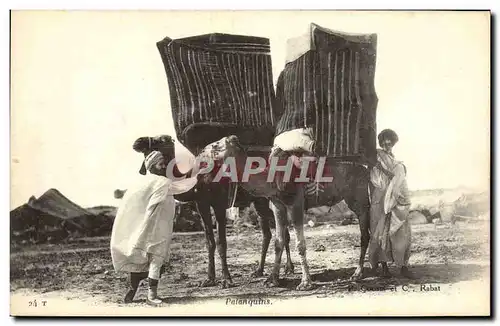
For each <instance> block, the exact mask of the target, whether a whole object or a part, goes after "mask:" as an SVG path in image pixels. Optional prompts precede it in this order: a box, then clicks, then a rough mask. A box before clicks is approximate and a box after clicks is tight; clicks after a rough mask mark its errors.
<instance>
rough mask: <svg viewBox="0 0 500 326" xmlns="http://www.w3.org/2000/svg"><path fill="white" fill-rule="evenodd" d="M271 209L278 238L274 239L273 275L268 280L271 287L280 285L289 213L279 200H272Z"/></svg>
mask: <svg viewBox="0 0 500 326" xmlns="http://www.w3.org/2000/svg"><path fill="white" fill-rule="evenodd" d="M270 206H271V210H272V211H273V213H274V218H275V221H276V239H275V240H274V253H275V256H274V265H273V271H272V272H271V275H270V276H269V278H268V279H267V280H266V284H267V285H268V286H270V287H274V286H279V275H280V267H281V255H282V254H283V249H284V247H285V233H286V229H287V213H286V206H285V205H283V204H282V203H280V202H279V201H276V202H273V201H272V202H271V205H270Z"/></svg>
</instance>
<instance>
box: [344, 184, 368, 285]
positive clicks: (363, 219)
mask: <svg viewBox="0 0 500 326" xmlns="http://www.w3.org/2000/svg"><path fill="white" fill-rule="evenodd" d="M357 197H358V198H354V199H351V200H348V201H347V205H348V206H349V208H350V209H351V210H352V211H353V212H354V213H355V214H356V216H357V217H358V220H359V230H360V232H361V250H360V253H359V261H358V266H357V267H356V270H355V271H354V274H352V276H351V279H352V280H360V279H362V278H363V266H364V264H365V255H366V251H367V249H368V243H369V242H370V202H369V199H368V193H367V192H366V193H362V192H360V193H359V194H358V196H357Z"/></svg>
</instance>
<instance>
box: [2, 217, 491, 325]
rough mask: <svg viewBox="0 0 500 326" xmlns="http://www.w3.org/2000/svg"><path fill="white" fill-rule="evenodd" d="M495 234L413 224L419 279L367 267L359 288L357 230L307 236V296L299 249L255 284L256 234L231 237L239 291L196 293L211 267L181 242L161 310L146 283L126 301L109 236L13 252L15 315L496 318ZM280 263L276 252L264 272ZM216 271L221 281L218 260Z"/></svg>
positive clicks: (199, 241) (194, 239) (476, 226)
mask: <svg viewBox="0 0 500 326" xmlns="http://www.w3.org/2000/svg"><path fill="white" fill-rule="evenodd" d="M489 226H490V225H489V222H488V221H480V222H475V223H457V224H455V225H450V224H445V225H437V226H436V225H434V224H426V225H414V226H412V238H413V242H412V257H411V259H410V263H411V271H412V272H413V273H414V276H415V277H414V278H413V279H407V278H403V277H400V276H398V270H397V269H395V268H394V267H392V268H391V272H392V273H393V275H394V277H393V278H391V279H384V278H381V277H379V276H378V275H371V274H370V272H369V270H368V268H366V271H365V273H366V275H367V277H366V278H364V279H363V280H361V281H358V282H352V281H350V280H349V277H350V276H351V274H352V273H353V272H354V267H355V265H356V261H357V257H358V255H359V249H360V248H359V229H358V226H357V225H350V226H339V225H330V226H320V227H315V228H306V240H307V245H308V261H309V264H310V267H311V275H312V279H313V282H314V288H313V289H312V290H310V291H297V290H295V287H296V286H297V285H298V284H299V282H300V263H299V259H298V254H297V253H296V251H295V249H294V248H293V249H292V259H293V262H294V264H295V274H294V275H291V276H286V277H285V276H282V282H281V286H280V287H277V288H266V287H265V286H264V280H265V277H262V278H252V277H251V276H250V274H251V273H252V271H254V269H255V268H256V266H257V262H258V259H259V256H260V241H261V236H260V232H259V231H257V230H246V231H244V232H241V233H238V234H237V233H235V232H233V231H229V233H228V264H229V269H230V272H231V273H232V277H233V282H234V284H235V287H232V288H229V289H222V288H220V287H219V286H215V287H207V288H202V287H199V286H198V285H199V283H200V282H201V281H203V279H204V278H205V277H206V271H207V261H208V257H207V252H206V248H205V239H204V234H203V233H182V234H175V236H174V246H173V250H172V260H171V265H170V266H169V269H168V271H167V273H165V274H164V275H163V277H162V279H161V280H160V287H159V295H160V297H162V298H163V299H164V303H163V304H162V306H161V307H149V306H147V305H146V303H145V296H146V286H145V284H143V285H142V286H141V287H140V289H139V291H138V293H137V295H136V298H135V302H134V303H132V304H128V305H126V304H123V303H121V301H122V297H123V295H124V293H125V292H126V276H125V274H122V273H115V272H113V269H112V264H111V257H110V252H109V238H92V239H83V240H80V241H78V242H74V243H69V244H64V245H39V246H37V247H28V248H23V249H22V250H17V251H16V252H14V251H13V252H11V266H10V267H11V272H10V278H11V315H79V316H81V315H98V316H102V315H147V316H156V315H161V316H171V315H176V316H185V315H260V316H262V315H266V316H269V315H295V316H297V315H299V316H305V315H337V316H338V315H386V314H389V315H420V314H425V315H489V313H490V305H489V301H490V276H489V267H490V254H489V245H490V230H489ZM292 244H294V242H293V240H292ZM323 249H324V250H323ZM273 259H274V252H273V246H272V245H271V246H270V250H269V252H268V256H267V265H266V273H269V272H270V269H271V266H272V265H271V264H272V261H273ZM283 262H284V261H283ZM366 266H367V265H366ZM216 268H217V277H218V279H220V277H221V273H220V266H219V261H218V257H217V254H216ZM282 271H283V269H282ZM35 301H36V306H35Z"/></svg>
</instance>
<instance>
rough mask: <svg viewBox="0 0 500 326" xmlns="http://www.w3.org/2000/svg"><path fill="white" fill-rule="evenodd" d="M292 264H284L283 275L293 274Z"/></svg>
mask: <svg viewBox="0 0 500 326" xmlns="http://www.w3.org/2000/svg"><path fill="white" fill-rule="evenodd" d="M293 269H294V267H293V264H292V263H290V264H286V265H285V275H293Z"/></svg>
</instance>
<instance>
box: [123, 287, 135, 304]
mask: <svg viewBox="0 0 500 326" xmlns="http://www.w3.org/2000/svg"><path fill="white" fill-rule="evenodd" d="M136 293H137V288H136V289H130V290H128V292H127V294H125V298H124V299H123V302H124V303H132V302H133V301H134V297H135V294H136Z"/></svg>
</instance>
